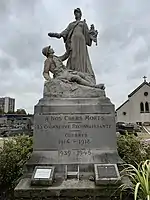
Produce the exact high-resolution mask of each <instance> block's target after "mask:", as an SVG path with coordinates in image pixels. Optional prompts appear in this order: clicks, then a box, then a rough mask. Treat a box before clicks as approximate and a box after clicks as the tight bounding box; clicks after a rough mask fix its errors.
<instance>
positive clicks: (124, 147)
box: [117, 134, 147, 165]
mask: <svg viewBox="0 0 150 200" xmlns="http://www.w3.org/2000/svg"><path fill="white" fill-rule="evenodd" d="M117 145H118V153H119V155H120V157H121V158H122V159H123V160H124V161H125V162H126V163H128V164H132V165H136V164H137V163H138V164H139V163H140V162H141V161H143V160H146V158H147V152H146V150H145V148H144V145H143V144H142V143H141V141H140V140H139V139H138V137H136V136H134V135H128V134H126V135H120V136H118V138H117Z"/></svg>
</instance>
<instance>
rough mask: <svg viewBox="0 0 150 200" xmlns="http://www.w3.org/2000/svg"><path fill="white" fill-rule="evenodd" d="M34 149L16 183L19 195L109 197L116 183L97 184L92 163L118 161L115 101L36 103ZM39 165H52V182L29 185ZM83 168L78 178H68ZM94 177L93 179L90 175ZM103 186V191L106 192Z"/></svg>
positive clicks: (16, 192)
mask: <svg viewBox="0 0 150 200" xmlns="http://www.w3.org/2000/svg"><path fill="white" fill-rule="evenodd" d="M34 113H35V115H34V146H33V154H32V156H31V158H30V160H29V161H28V162H27V164H26V174H25V176H24V178H23V179H22V180H21V181H20V183H19V184H18V186H17V187H16V188H15V196H16V198H17V199H20V198H22V197H23V198H24V199H36V198H39V199H46V198H49V199H53V198H59V199H60V198H62V199H67V198H69V199H70V198H74V197H78V198H81V197H82V199H83V198H86V199H87V197H89V198H92V199H95V197H96V198H98V199H104V200H106V199H110V196H111V195H112V196H113V193H114V192H115V190H116V188H117V187H118V185H117V184H116V185H104V186H96V185H95V181H94V177H95V174H94V164H101V163H104V164H107V163H111V164H119V163H121V162H122V161H121V159H120V157H119V156H118V153H117V143H116V124H115V110H114V105H113V104H112V103H111V102H110V100H109V99H108V98H106V97H105V95H103V96H102V97H98V98H49V97H45V98H43V99H41V100H40V101H39V103H38V104H37V105H36V106H35V111H34ZM36 166H54V167H55V173H54V183H53V185H52V186H50V187H42V186H40V187H39V186H31V176H32V174H33V170H34V168H35V167H36ZM66 166H67V170H68V171H77V169H79V180H77V179H70V180H66ZM91 180H92V181H91ZM102 191H103V192H102Z"/></svg>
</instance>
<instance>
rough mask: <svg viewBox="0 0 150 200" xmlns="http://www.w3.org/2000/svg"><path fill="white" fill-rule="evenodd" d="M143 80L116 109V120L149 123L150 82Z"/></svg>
mask: <svg viewBox="0 0 150 200" xmlns="http://www.w3.org/2000/svg"><path fill="white" fill-rule="evenodd" d="M143 78H144V81H143V82H142V84H141V85H139V86H138V87H137V88H136V89H135V90H134V91H133V92H131V93H130V94H129V95H128V100H127V101H125V102H124V103H123V104H122V105H120V106H119V107H118V108H117V109H116V115H117V116H116V117H117V122H125V123H137V124H143V123H150V83H148V82H147V81H146V77H145V76H144V77H143Z"/></svg>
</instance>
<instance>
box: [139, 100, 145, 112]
mask: <svg viewBox="0 0 150 200" xmlns="http://www.w3.org/2000/svg"><path fill="white" fill-rule="evenodd" d="M140 111H141V112H144V104H143V102H141V103H140Z"/></svg>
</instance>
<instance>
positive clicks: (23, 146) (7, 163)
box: [0, 135, 32, 189]
mask: <svg viewBox="0 0 150 200" xmlns="http://www.w3.org/2000/svg"><path fill="white" fill-rule="evenodd" d="M31 152H32V138H31V137H29V136H24V135H23V136H17V137H13V138H11V139H10V138H9V139H5V140H4V144H3V145H2V146H1V147H0V188H1V189H2V188H13V187H14V185H15V183H16V181H17V179H18V178H19V177H20V176H21V175H22V174H23V166H24V164H25V162H26V161H27V160H28V159H29V157H30V155H31Z"/></svg>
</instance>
